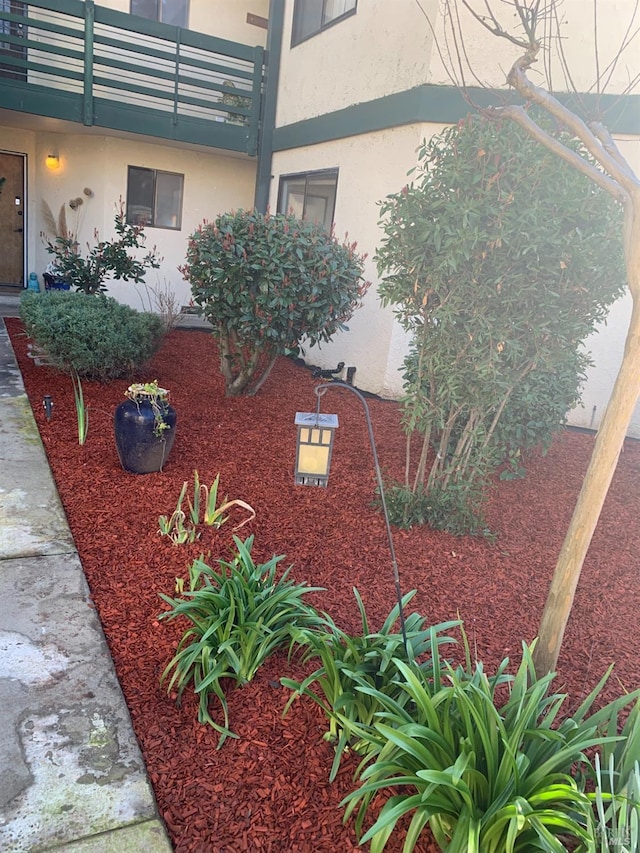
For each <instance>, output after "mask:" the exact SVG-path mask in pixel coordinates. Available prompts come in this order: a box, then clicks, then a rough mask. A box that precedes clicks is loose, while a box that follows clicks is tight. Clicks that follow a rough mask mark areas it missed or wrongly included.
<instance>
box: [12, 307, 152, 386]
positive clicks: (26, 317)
mask: <svg viewBox="0 0 640 853" xmlns="http://www.w3.org/2000/svg"><path fill="white" fill-rule="evenodd" d="M20 316H21V317H22V320H23V322H24V324H25V328H26V330H27V332H28V334H29V335H30V336H31V337H32V338H33V340H34V341H35V342H36V344H37V345H38V346H39V347H41V348H42V349H43V350H44V351H45V352H46V354H47V356H48V359H49V361H50V362H51V364H53V365H54V367H57V368H58V369H59V370H63V371H65V372H66V373H70V374H72V375H73V374H77V376H80V377H82V378H86V379H99V380H100V381H102V382H106V381H108V380H110V379H116V378H119V377H124V376H128V375H129V374H131V372H132V371H133V370H135V369H136V368H137V367H139V366H140V365H142V364H144V362H145V361H147V360H148V359H149V358H151V356H152V355H153V353H154V352H155V351H156V349H157V348H158V346H159V345H160V342H161V340H162V336H163V332H164V330H163V325H162V320H161V318H160V317H158V316H156V315H155V314H145V313H140V312H138V311H136V310H134V309H133V308H129V307H128V306H127V305H121V304H120V303H119V302H116V300H115V299H112V298H111V297H107V296H103V295H96V296H88V295H86V294H84V293H66V292H64V291H50V292H48V293H24V294H23V296H22V300H21V302H20Z"/></svg>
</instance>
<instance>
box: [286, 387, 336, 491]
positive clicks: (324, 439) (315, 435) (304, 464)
mask: <svg viewBox="0 0 640 853" xmlns="http://www.w3.org/2000/svg"><path fill="white" fill-rule="evenodd" d="M319 406H320V397H318V408H319ZM295 423H296V426H297V427H298V444H297V447H296V485H298V486H326V485H327V483H328V482H329V468H330V467H331V453H332V451H333V435H334V433H335V431H336V429H337V428H338V416H337V415H323V414H320V412H319V411H316V412H296V420H295Z"/></svg>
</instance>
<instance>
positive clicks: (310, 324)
mask: <svg viewBox="0 0 640 853" xmlns="http://www.w3.org/2000/svg"><path fill="white" fill-rule="evenodd" d="M355 250H356V245H355V243H353V244H348V243H345V244H341V243H339V242H338V241H337V240H336V238H335V237H334V236H333V234H330V233H328V232H327V231H326V229H325V228H324V227H323V226H321V225H319V224H317V223H315V222H310V221H302V220H299V219H296V217H294V216H292V215H290V214H282V213H278V214H275V215H270V214H268V213H267V214H263V213H259V212H258V211H256V210H249V211H246V210H239V211H236V212H233V213H225V214H222V215H221V216H218V217H217V218H216V220H215V221H214V222H212V223H204V224H203V225H201V226H200V227H199V228H198V230H197V231H196V232H195V233H193V234H192V235H191V237H190V238H189V245H188V249H187V258H186V263H185V264H184V265H183V266H182V267H181V268H180V272H181V273H182V274H183V275H184V277H185V278H186V280H187V281H188V282H190V284H191V292H192V294H193V301H194V303H195V304H196V305H198V306H199V307H200V308H201V309H202V313H203V314H204V316H205V317H206V318H207V320H209V322H210V323H211V324H212V326H213V334H214V336H215V337H216V338H217V340H218V342H219V346H220V371H221V373H222V375H223V376H224V380H225V384H226V392H227V395H229V396H235V395H238V394H246V393H256V392H257V391H258V390H259V388H260V387H261V385H262V383H263V382H264V381H265V380H266V378H267V376H268V375H269V373H270V371H271V369H272V367H273V365H274V364H275V361H276V358H277V357H278V356H279V355H283V354H285V353H286V352H288V351H291V350H294V349H295V348H296V347H297V346H298V344H299V342H300V341H301V340H302V339H304V340H305V342H306V343H309V345H311V346H313V345H314V344H316V343H318V344H319V343H321V342H323V341H329V340H330V339H331V338H332V337H333V335H334V334H336V332H338V331H340V330H342V329H345V328H346V326H345V324H346V322H347V321H348V319H349V318H350V317H351V315H352V314H353V311H354V310H355V309H356V308H357V307H358V305H359V303H360V300H361V298H362V296H363V295H364V293H365V292H366V290H367V288H368V286H369V284H368V282H364V281H363V279H362V272H363V266H364V262H363V258H360V257H359V256H358V255H357V254H356V251H355Z"/></svg>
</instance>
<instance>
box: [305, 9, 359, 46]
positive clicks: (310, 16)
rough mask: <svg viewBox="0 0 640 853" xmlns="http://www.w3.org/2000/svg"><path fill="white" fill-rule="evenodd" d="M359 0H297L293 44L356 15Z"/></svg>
mask: <svg viewBox="0 0 640 853" xmlns="http://www.w3.org/2000/svg"><path fill="white" fill-rule="evenodd" d="M356 5H357V0H296V5H295V6H294V9H293V32H292V34H291V44H292V45H294V44H298V43H299V42H301V41H304V40H305V39H308V38H310V37H311V36H313V35H315V34H316V33H319V32H320V31H321V30H324V29H325V28H326V27H329V26H331V24H335V23H336V21H341V20H342V19H343V18H347V17H348V16H349V15H355V12H356Z"/></svg>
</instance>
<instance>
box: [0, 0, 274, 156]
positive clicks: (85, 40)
mask: <svg viewBox="0 0 640 853" xmlns="http://www.w3.org/2000/svg"><path fill="white" fill-rule="evenodd" d="M263 62H264V50H263V48H262V47H250V46H248V45H244V44H239V43H237V42H232V41H227V40H225V39H218V38H215V37H213V36H208V35H204V34H202V33H196V32H193V31H191V30H185V29H181V28H180V27H173V26H170V25H168V24H161V23H157V22H156V21H149V20H146V19H145V18H138V17H136V16H134V15H128V14H125V13H122V12H115V11H113V10H111V9H105V8H104V7H102V6H96V5H95V4H94V3H93V0H86V2H82V0H35V2H29V3H23V2H17V0H3V2H0V106H1V107H4V108H5V109H9V110H17V111H19V112H25V113H32V114H35V115H39V116H48V117H51V118H57V119H64V120H66V121H72V122H78V123H81V124H84V125H86V126H91V127H96V128H105V129H111V130H118V131H124V132H129V133H141V134H144V135H146V136H154V137H159V138H162V139H168V140H175V141H179V142H188V143H195V144H198V145H205V146H208V147H211V148H218V149H223V150H227V151H234V152H241V153H244V154H248V155H250V156H254V155H255V154H256V152H257V145H258V132H259V116H260V100H261V93H262V81H263Z"/></svg>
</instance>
